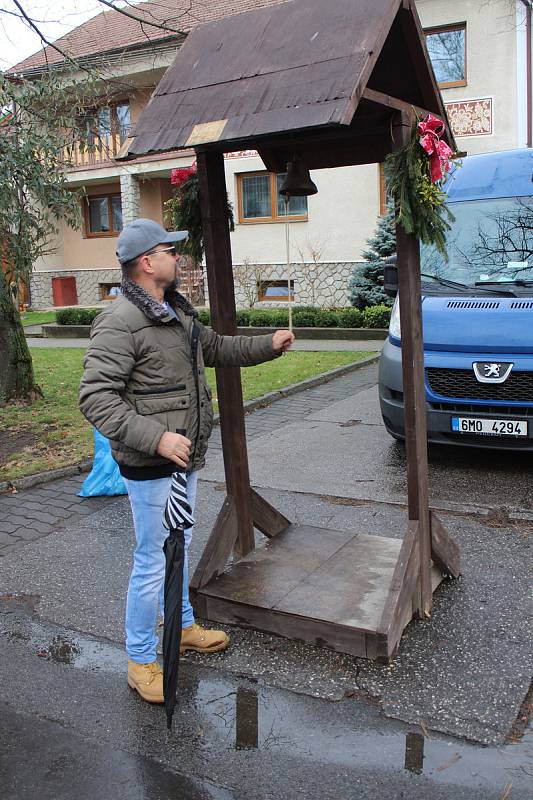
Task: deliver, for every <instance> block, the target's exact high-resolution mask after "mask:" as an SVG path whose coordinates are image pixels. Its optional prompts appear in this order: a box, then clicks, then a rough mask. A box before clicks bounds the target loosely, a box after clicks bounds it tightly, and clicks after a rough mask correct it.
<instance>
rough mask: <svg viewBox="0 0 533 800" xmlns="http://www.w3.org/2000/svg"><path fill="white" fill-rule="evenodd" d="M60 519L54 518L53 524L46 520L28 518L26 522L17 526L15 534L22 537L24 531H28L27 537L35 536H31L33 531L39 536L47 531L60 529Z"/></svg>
mask: <svg viewBox="0 0 533 800" xmlns="http://www.w3.org/2000/svg"><path fill="white" fill-rule="evenodd" d="M62 527H63V525H62V521H60V520H56V522H54V523H53V524H49V523H47V522H38V521H34V520H28V523H27V524H26V525H25V526H23V527H20V528H18V530H17V533H16V535H17V536H20V537H21V538H24V533H25V532H27V533H28V539H31V538H35V537H33V536H32V531H35V532H36V533H37V534H38V535H39V536H43V535H46V534H48V533H52V531H57V530H60V529H62Z"/></svg>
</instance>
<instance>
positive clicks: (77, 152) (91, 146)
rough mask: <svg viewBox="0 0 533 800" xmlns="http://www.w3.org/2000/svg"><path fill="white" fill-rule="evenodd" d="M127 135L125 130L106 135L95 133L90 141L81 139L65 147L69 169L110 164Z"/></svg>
mask: <svg viewBox="0 0 533 800" xmlns="http://www.w3.org/2000/svg"><path fill="white" fill-rule="evenodd" d="M127 135H128V134H127V133H126V132H125V131H117V132H110V133H108V134H106V135H105V136H99V135H97V134H93V135H92V136H91V138H90V141H88V142H87V141H82V140H81V139H80V140H79V141H76V142H73V144H71V145H70V146H69V147H67V148H65V162H66V164H67V169H68V171H71V170H77V169H86V168H87V167H97V166H105V165H110V164H111V163H112V162H113V161H114V159H115V156H116V155H117V153H118V151H119V150H120V148H121V146H122V144H123V142H124V140H125V138H126V136H127Z"/></svg>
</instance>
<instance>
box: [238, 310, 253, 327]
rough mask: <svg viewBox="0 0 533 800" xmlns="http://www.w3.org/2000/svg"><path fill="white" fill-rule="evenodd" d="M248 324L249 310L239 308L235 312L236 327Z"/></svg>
mask: <svg viewBox="0 0 533 800" xmlns="http://www.w3.org/2000/svg"><path fill="white" fill-rule="evenodd" d="M249 324H250V309H249V308H241V309H239V311H237V325H238V326H239V327H243V326H246V325H249Z"/></svg>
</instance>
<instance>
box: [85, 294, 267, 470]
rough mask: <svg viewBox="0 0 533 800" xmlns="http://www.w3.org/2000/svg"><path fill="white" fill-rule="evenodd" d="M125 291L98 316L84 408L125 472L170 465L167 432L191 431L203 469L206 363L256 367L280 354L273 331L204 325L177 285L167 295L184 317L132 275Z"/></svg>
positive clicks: (209, 423)
mask: <svg viewBox="0 0 533 800" xmlns="http://www.w3.org/2000/svg"><path fill="white" fill-rule="evenodd" d="M122 291H123V296H122V297H121V298H120V299H118V300H116V301H114V303H113V305H112V306H111V307H110V308H108V309H106V310H105V311H103V312H102V313H101V314H99V315H98V316H97V317H96V319H95V321H94V323H93V326H92V329H91V340H90V343H89V347H88V348H87V351H86V354H85V359H84V373H83V377H82V380H81V384H80V393H79V405H80V409H81V411H82V413H83V414H84V415H85V417H86V418H87V419H88V420H89V422H90V423H91V424H92V425H94V426H95V428H97V430H99V431H100V432H101V433H102V434H103V435H104V436H106V437H107V438H108V439H109V440H110V442H111V449H112V452H113V457H114V458H115V460H116V461H117V462H118V464H119V466H120V468H121V472H122V474H123V475H125V476H126V477H129V478H132V479H135V478H138V479H147V478H150V477H154V478H155V477H162V476H163V475H168V474H170V473H171V472H172V469H173V468H175V465H173V464H172V462H170V461H168V460H167V459H164V458H162V457H161V456H159V455H158V454H157V452H156V449H157V445H158V443H159V440H160V439H161V436H162V435H163V433H165V431H172V432H175V431H176V430H179V431H180V432H181V431H185V435H186V436H187V437H188V438H189V439H190V440H191V442H192V447H191V456H190V461H189V467H188V471H193V470H196V469H200V468H201V467H203V466H204V464H205V452H206V450H207V442H208V439H209V435H210V433H211V429H212V427H213V407H212V404H211V390H210V389H209V386H208V385H207V382H206V379H205V372H204V367H205V366H208V367H214V366H218V367H231V366H250V365H252V364H259V363H261V362H262V361H268V360H270V359H273V358H275V357H276V356H277V355H278V353H277V352H275V351H274V349H273V347H272V336H271V335H265V336H255V337H251V336H220V335H218V334H216V333H215V332H214V331H212V330H211V329H210V328H206V327H204V326H203V325H201V324H200V323H199V322H198V320H197V319H196V312H195V311H194V309H193V308H192V306H190V304H189V303H188V302H187V300H186V299H185V298H184V297H183V296H182V295H180V294H179V293H178V292H176V291H174V290H171V291H169V292H167V293H166V294H165V299H166V301H167V302H168V303H169V304H170V305H171V306H172V308H174V310H175V311H176V314H177V317H178V319H176V318H175V317H174V316H173V315H171V314H169V313H168V312H167V311H166V310H165V308H164V307H163V306H162V305H160V304H159V303H158V302H157V301H156V300H155V299H154V298H152V297H151V296H150V295H149V294H148V293H147V292H145V291H144V290H143V289H141V287H140V286H138V285H137V284H135V283H133V282H132V281H129V280H125V281H123V284H122ZM195 340H197V346H196V347H194V342H195ZM194 351H195V352H196V355H194Z"/></svg>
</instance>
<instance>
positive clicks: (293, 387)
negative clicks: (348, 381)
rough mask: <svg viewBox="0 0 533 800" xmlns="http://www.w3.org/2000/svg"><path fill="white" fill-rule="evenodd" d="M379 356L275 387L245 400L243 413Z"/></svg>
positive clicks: (349, 371)
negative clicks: (280, 387)
mask: <svg viewBox="0 0 533 800" xmlns="http://www.w3.org/2000/svg"><path fill="white" fill-rule="evenodd" d="M379 356H380V354H379V353H376V355H375V356H368V357H367V358H362V359H361V360H360V361H354V362H353V364H344V365H343V366H342V367H335V369H330V370H329V371H328V372H323V373H322V374H321V375H315V376H313V377H312V378H306V379H305V380H304V381H300V383H291V384H289V385H288V386H284V387H283V389H276V391H274V392H267V394H262V395H261V396H260V397H254V398H253V400H247V401H246V402H245V403H243V408H244V413H245V414H251V413H252V411H255V410H256V409H258V408H265V407H266V406H269V405H270V404H271V403H275V402H276V400H282V399H283V398H284V397H289V395H291V394H298V393H299V392H305V391H307V389H313V388H314V387H315V386H321V385H322V384H323V383H329V381H333V380H335V378H342V376H343V375H349V374H350V373H351V372H356V371H357V370H358V369H361V368H362V367H366V366H368V365H369V364H375V363H376V361H378V360H379ZM213 423H214V424H215V425H219V424H220V415H219V414H216V415H215V417H214V418H213Z"/></svg>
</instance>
